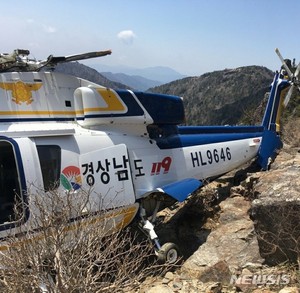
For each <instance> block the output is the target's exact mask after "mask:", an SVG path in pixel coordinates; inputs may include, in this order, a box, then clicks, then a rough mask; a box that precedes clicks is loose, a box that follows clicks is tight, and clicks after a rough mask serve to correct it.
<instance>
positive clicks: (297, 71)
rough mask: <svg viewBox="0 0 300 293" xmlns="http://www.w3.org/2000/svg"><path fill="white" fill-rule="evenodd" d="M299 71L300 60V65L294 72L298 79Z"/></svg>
mask: <svg viewBox="0 0 300 293" xmlns="http://www.w3.org/2000/svg"><path fill="white" fill-rule="evenodd" d="M299 72H300V62H299V64H298V66H297V68H296V71H295V73H294V76H295V77H296V78H297V79H298V75H299Z"/></svg>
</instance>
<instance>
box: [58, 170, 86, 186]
mask: <svg viewBox="0 0 300 293" xmlns="http://www.w3.org/2000/svg"><path fill="white" fill-rule="evenodd" d="M60 181H61V184H62V186H63V187H64V188H65V189H67V190H77V189H79V188H80V187H81V176H80V169H79V168H78V167H76V166H68V167H66V168H64V169H63V170H62V173H61V174H60Z"/></svg>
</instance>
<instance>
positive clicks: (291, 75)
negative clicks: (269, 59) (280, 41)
mask: <svg viewBox="0 0 300 293" xmlns="http://www.w3.org/2000/svg"><path fill="white" fill-rule="evenodd" d="M275 52H276V54H277V55H278V57H279V59H280V60H281V63H282V65H283V66H284V68H285V70H286V72H287V73H288V75H289V77H290V78H292V77H293V73H292V72H291V70H290V69H289V67H288V66H287V65H286V63H285V61H284V59H283V57H282V56H281V54H280V52H279V49H278V48H276V49H275Z"/></svg>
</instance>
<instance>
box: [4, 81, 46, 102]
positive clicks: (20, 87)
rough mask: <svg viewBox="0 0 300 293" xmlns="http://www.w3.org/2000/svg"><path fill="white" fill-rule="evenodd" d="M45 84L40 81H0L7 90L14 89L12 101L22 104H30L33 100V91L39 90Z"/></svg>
mask: <svg viewBox="0 0 300 293" xmlns="http://www.w3.org/2000/svg"><path fill="white" fill-rule="evenodd" d="M42 85H43V84H42V83H41V82H39V83H24V82H22V81H17V82H0V87H1V88H2V89H4V90H7V91H12V97H13V99H12V101H13V102H15V103H16V104H18V105H20V104H22V103H26V105H29V104H31V103H32V102H33V99H32V91H37V90H39V89H40V88H41V86H42Z"/></svg>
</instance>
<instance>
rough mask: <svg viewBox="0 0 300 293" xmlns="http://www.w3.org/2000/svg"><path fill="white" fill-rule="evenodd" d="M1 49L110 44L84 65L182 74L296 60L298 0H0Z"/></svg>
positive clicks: (60, 49)
mask: <svg viewBox="0 0 300 293" xmlns="http://www.w3.org/2000/svg"><path fill="white" fill-rule="evenodd" d="M0 4H1V17H0V27H1V42H0V44H1V49H0V52H2V53H9V52H12V51H13V50H14V49H17V48H20V49H28V50H30V52H31V57H33V58H36V59H37V60H43V59H46V58H47V57H48V56H49V55H50V54H52V55H54V56H67V55H73V54H77V53H84V52H91V51H100V50H107V49H111V50H112V55H109V56H106V57H101V58H98V59H93V60H86V61H84V62H82V63H84V64H86V65H89V66H92V65H93V64H97V65H101V64H105V65H110V66H119V65H123V66H129V67H136V68H145V67H154V66H167V67H170V68H172V69H174V70H176V71H178V72H179V73H181V74H185V75H189V76H195V75H201V74H203V73H206V72H212V71H216V70H223V69H225V68H237V67H240V66H248V65H259V66H265V67H268V68H269V69H271V70H277V69H279V68H280V65H281V63H280V60H279V58H278V57H277V55H276V54H275V48H276V47H278V48H279V50H280V52H281V54H282V55H283V56H284V57H285V58H290V59H293V58H296V62H297V63H298V62H299V61H300V37H299V27H300V17H299V14H300V1H299V0H282V1H279V0H148V1H146V0H84V1H83V0H81V1H79V0H51V1H49V0H27V1H17V0H9V1H7V0H5V1H3V0H0Z"/></svg>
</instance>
